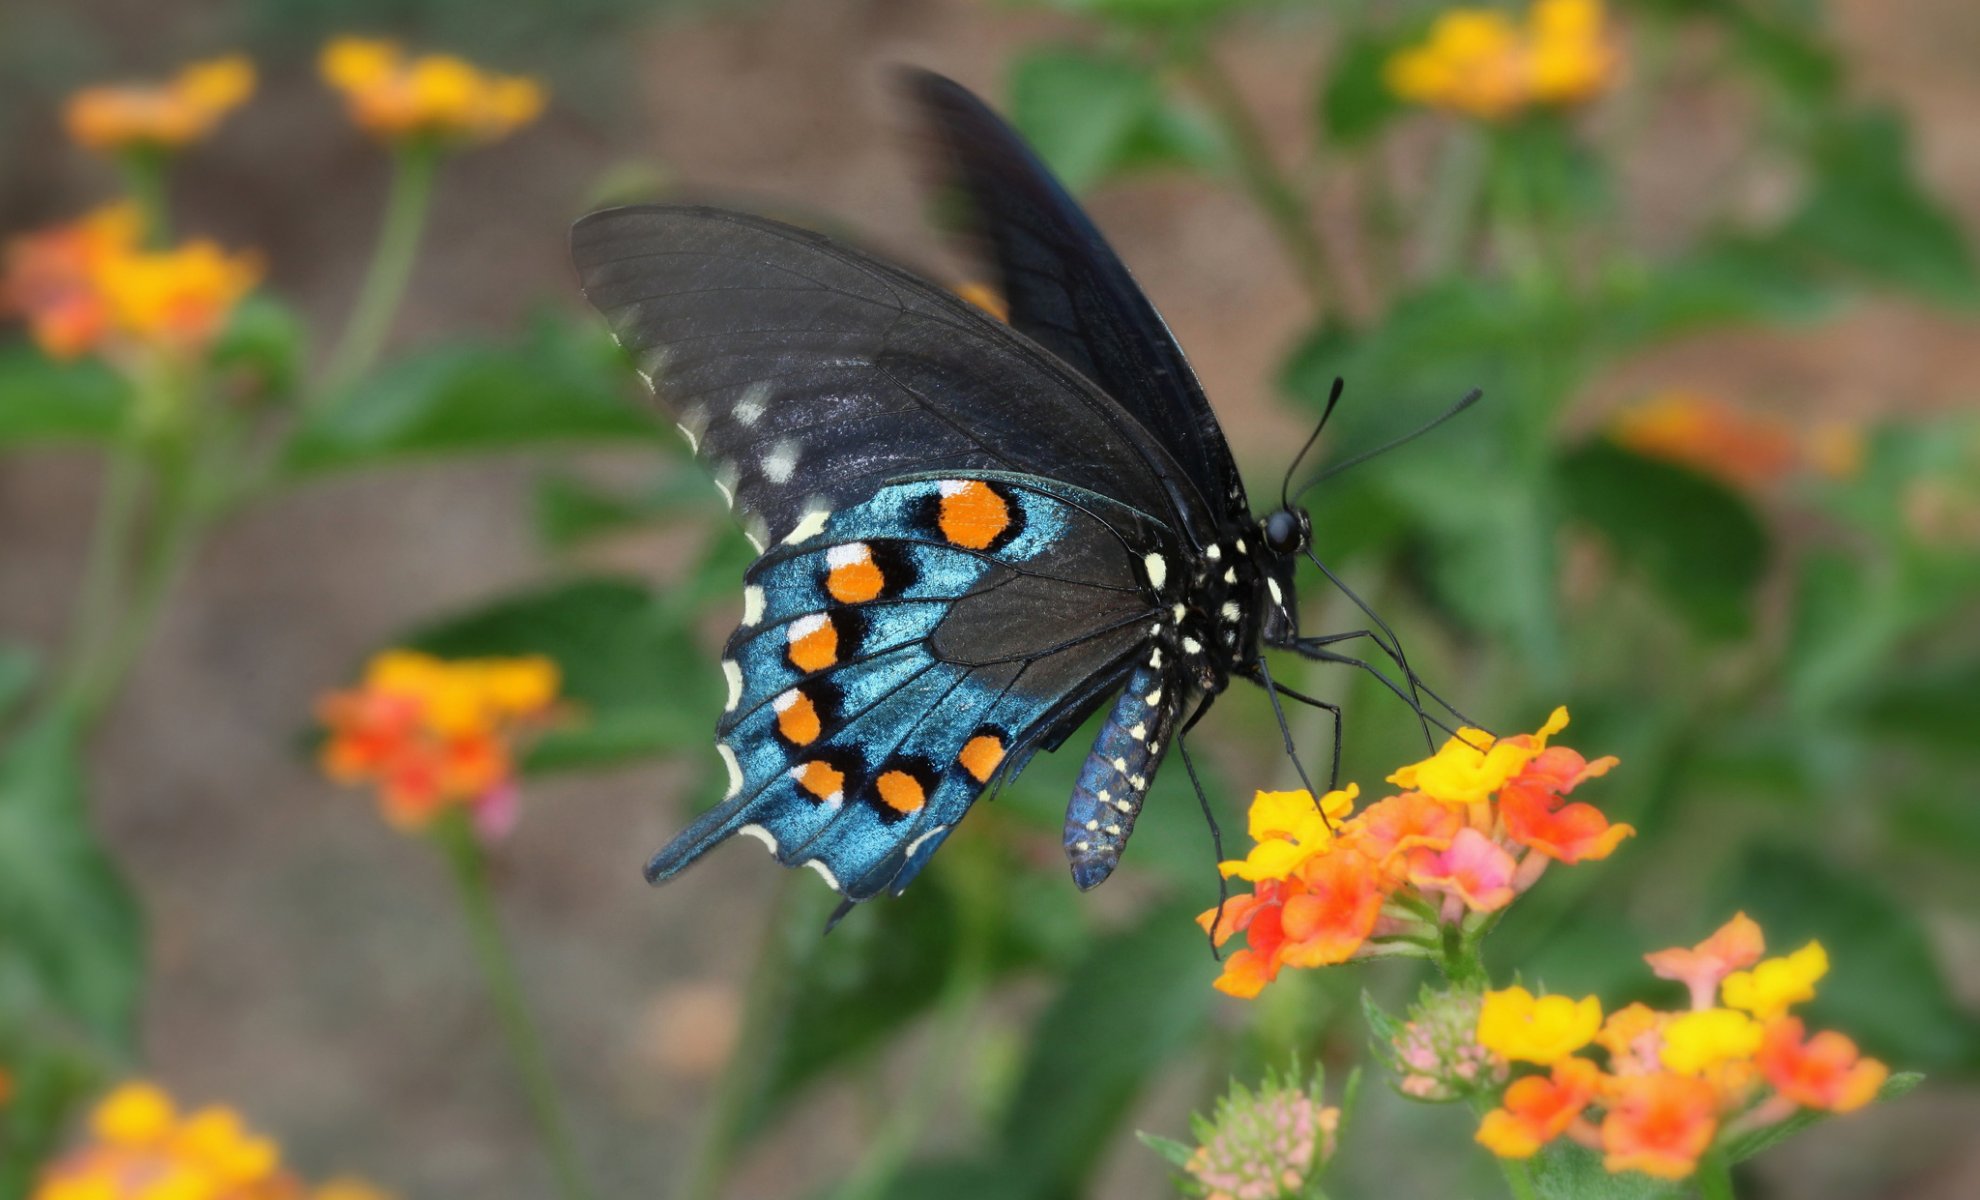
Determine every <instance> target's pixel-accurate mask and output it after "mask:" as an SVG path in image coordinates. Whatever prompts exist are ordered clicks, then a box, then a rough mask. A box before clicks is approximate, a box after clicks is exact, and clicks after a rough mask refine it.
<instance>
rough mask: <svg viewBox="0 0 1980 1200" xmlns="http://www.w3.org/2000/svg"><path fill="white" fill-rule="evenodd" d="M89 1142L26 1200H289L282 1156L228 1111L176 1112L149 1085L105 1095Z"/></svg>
mask: <svg viewBox="0 0 1980 1200" xmlns="http://www.w3.org/2000/svg"><path fill="white" fill-rule="evenodd" d="M89 1128H90V1134H91V1140H90V1141H88V1142H86V1143H85V1144H83V1145H82V1146H79V1147H77V1148H76V1149H74V1150H72V1151H70V1152H69V1153H67V1154H65V1155H63V1156H61V1157H60V1158H57V1159H56V1160H55V1161H54V1162H52V1163H51V1164H49V1166H48V1168H47V1169H46V1171H45V1172H44V1173H43V1175H42V1177H41V1179H40V1180H39V1182H38V1183H37V1184H36V1185H35V1189H34V1191H33V1193H32V1200H294V1198H295V1197H297V1196H299V1195H300V1186H299V1184H298V1183H297V1181H296V1179H295V1177H294V1176H293V1175H291V1174H289V1173H288V1172H287V1171H285V1170H283V1168H282V1152H281V1149H280V1148H279V1147H278V1146H276V1144H275V1143H274V1142H273V1141H271V1140H269V1139H268V1138H265V1137H262V1136H260V1135H259V1134H257V1133H255V1132H254V1131H253V1130H252V1129H250V1128H248V1126H247V1124H246V1123H245V1122H244V1121H242V1119H241V1116H240V1114H239V1113H237V1112H235V1111H234V1110H233V1109H231V1108H226V1107H222V1106H218V1105H215V1106H210V1107H207V1108H202V1109H199V1110H197V1111H195V1112H190V1113H181V1112H180V1111H179V1109H178V1107H177V1106H176V1105H175V1104H173V1102H172V1098H171V1097H170V1096H168V1095H166V1094H165V1092H164V1091H162V1090H161V1089H159V1088H158V1087H156V1086H154V1085H152V1084H149V1083H127V1084H125V1085H123V1086H122V1087H119V1088H117V1089H116V1090H114V1091H112V1092H111V1093H110V1094H109V1095H108V1096H106V1097H104V1098H103V1100H102V1101H101V1102H100V1103H99V1104H98V1105H97V1106H96V1110H95V1112H94V1113H93V1114H91V1118H90V1123H89Z"/></svg>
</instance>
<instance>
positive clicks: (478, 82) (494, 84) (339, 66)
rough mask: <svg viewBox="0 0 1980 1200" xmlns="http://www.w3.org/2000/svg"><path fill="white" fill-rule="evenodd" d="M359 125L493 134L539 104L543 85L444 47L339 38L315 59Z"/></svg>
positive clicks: (408, 134) (470, 136)
mask: <svg viewBox="0 0 1980 1200" xmlns="http://www.w3.org/2000/svg"><path fill="white" fill-rule="evenodd" d="M317 67H318V70H319V72H320V73H321V74H322V76H323V79H324V81H325V82H327V83H328V84H329V85H330V86H331V87H333V88H336V89H337V90H338V91H340V92H342V93H343V94H344V103H345V106H346V107H347V108H348V109H349V111H350V114H351V119H352V120H353V121H355V122H356V123H357V124H358V126H359V127H360V128H362V129H364V130H366V131H368V132H370V133H373V134H376V135H377V136H379V137H382V138H385V139H387V140H388V141H407V140H414V139H426V140H431V141H437V142H455V141H494V140H496V139H498V138H502V137H506V136H508V135H509V134H510V133H513V132H515V131H516V130H517V129H519V128H521V127H522V126H524V125H527V124H529V123H530V122H531V121H533V120H535V119H536V118H537V116H538V114H540V113H541V112H542V111H543V105H544V99H545V97H544V91H543V85H542V84H541V83H539V82H538V81H537V80H535V79H531V78H528V77H526V76H520V75H497V74H494V73H491V72H487V71H483V70H481V69H480V68H479V67H476V66H475V65H474V64H472V63H469V62H467V61H466V60H464V59H461V58H457V57H455V56H453V55H449V54H426V55H421V56H419V57H417V58H410V57H408V56H407V55H406V53H405V51H404V50H403V49H402V48H401V47H400V46H399V45H398V43H396V42H390V41H383V40H379V39H373V38H338V39H336V40H335V41H333V42H331V43H330V44H329V45H327V46H325V47H324V48H323V53H322V55H321V56H320V57H319V58H318V60H317Z"/></svg>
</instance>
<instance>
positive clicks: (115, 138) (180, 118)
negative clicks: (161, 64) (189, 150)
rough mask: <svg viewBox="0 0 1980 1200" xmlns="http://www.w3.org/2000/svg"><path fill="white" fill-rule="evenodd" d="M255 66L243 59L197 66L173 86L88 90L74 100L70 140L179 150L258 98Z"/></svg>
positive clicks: (68, 119)
mask: <svg viewBox="0 0 1980 1200" xmlns="http://www.w3.org/2000/svg"><path fill="white" fill-rule="evenodd" d="M254 83H255V78H254V64H253V63H251V62H249V61H248V60H247V59H246V58H243V57H241V56H240V55H228V56H226V57H224V58H215V59H209V60H207V61H205V62H199V63H194V64H192V65H191V66H189V67H186V68H185V69H184V70H182V71H180V72H179V73H178V75H177V76H175V77H174V78H173V79H172V81H171V82H169V83H165V84H159V85H150V86H147V85H141V84H120V85H111V86H104V87H91V88H84V89H83V90H82V91H79V92H77V93H76V94H75V95H73V96H71V97H69V104H68V108H67V110H66V111H65V113H64V114H63V115H64V120H65V124H66V125H67V127H68V131H69V136H70V137H72V138H74V139H75V140H76V141H77V142H78V143H79V144H81V145H83V146H86V147H88V148H89V149H91V150H97V151H102V152H109V153H114V152H116V151H121V150H126V149H134V148H141V149H153V150H175V149H178V148H179V147H181V146H184V145H187V144H188V143H191V142H196V141H199V140H201V139H202V138H204V137H206V136H207V135H208V134H210V133H212V132H213V130H214V128H215V127H216V126H218V125H219V124H220V121H221V119H222V118H224V117H225V116H226V115H227V114H228V113H230V112H232V111H233V110H234V109H236V108H239V107H240V106H241V105H242V104H244V103H246V102H247V99H248V97H249V96H251V95H253V94H254Z"/></svg>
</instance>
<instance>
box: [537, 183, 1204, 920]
mask: <svg viewBox="0 0 1980 1200" xmlns="http://www.w3.org/2000/svg"><path fill="white" fill-rule="evenodd" d="M572 243H573V257H574V259H575V261H576V263H577V265H578V269H579V271H580V274H581V276H582V278H583V282H584V286H585V290H586V293H587V295H588V296H589V297H590V298H591V299H592V300H593V302H594V303H596V304H597V305H598V307H599V308H600V309H601V310H602V311H603V312H604V313H605V315H606V317H607V319H608V320H609V321H610V323H611V325H612V327H613V329H614V330H615V332H616V333H617V334H618V336H619V339H620V341H621V343H622V344H624V345H625V346H626V347H627V348H628V349H629V350H630V351H631V352H632V353H633V355H634V357H635V360H636V362H637V363H638V365H639V367H640V369H641V371H642V372H643V373H644V374H645V375H646V377H647V379H648V381H649V382H650V383H651V384H652V385H653V388H654V391H655V393H656V395H657V396H658V397H659V398H660V399H661V400H662V401H663V402H664V403H665V404H666V406H667V407H668V408H669V409H670V411H671V412H672V413H673V415H674V416H675V418H676V419H677V420H678V421H679V422H680V423H681V426H682V428H683V431H684V432H685V433H686V434H687V436H688V437H689V438H690V439H691V440H692V441H693V442H694V443H695V446H696V449H697V451H698V452H699V453H700V454H702V455H703V456H704V457H705V458H707V459H708V461H709V462H710V465H711V466H712V467H713V469H714V471H715V473H716V479H717V483H718V485H719V486H720V487H721V488H722V489H723V491H724V493H725V494H726V495H728V496H729V497H730V498H731V501H732V503H733V504H734V505H735V506H736V508H737V509H738V511H739V514H740V515H741V517H742V519H743V521H744V523H745V528H746V529H748V530H749V531H750V533H751V535H752V537H753V538H754V539H755V540H756V542H757V544H758V547H759V549H760V550H762V551H764V553H763V556H762V557H761V558H760V559H759V560H758V561H757V563H756V564H755V565H753V566H752V567H751V569H750V571H749V572H748V575H747V577H746V588H747V590H746V593H745V611H744V622H743V626H742V628H741V629H740V630H738V632H737V634H736V637H735V638H734V639H732V641H731V644H730V649H729V652H728V654H727V655H726V657H725V659H724V668H723V669H724V672H725V674H727V675H728V677H729V681H730V690H731V700H730V705H729V709H728V712H727V713H726V714H725V716H724V718H723V721H722V723H721V726H720V728H719V730H718V736H719V738H720V747H721V750H722V753H723V757H724V759H725V761H726V762H727V763H728V765H729V768H730V785H731V786H730V793H729V796H728V798H727V800H725V802H724V804H723V805H721V806H719V807H718V808H717V809H715V810H713V811H712V812H710V813H709V814H707V815H705V816H704V817H703V818H702V819H701V820H699V821H698V822H696V824H695V825H694V826H692V827H691V828H690V829H689V830H688V831H686V832H685V833H683V834H682V835H681V837H680V838H678V839H676V841H675V842H674V843H673V844H672V845H670V846H669V847H667V848H666V849H664V850H663V851H661V853H660V854H659V855H658V856H656V857H655V859H654V861H653V863H652V865H651V867H650V868H649V873H650V874H651V875H652V876H654V877H655V878H664V877H666V876H669V875H671V874H673V873H674V872H676V871H678V870H680V869H681V868H682V867H683V866H685V865H686V864H687V863H689V862H691V861H693V860H694V859H695V858H696V857H698V856H699V855H700V854H701V853H703V852H705V851H706V850H707V849H708V848H709V847H710V846H712V845H714V844H715V843H716V842H719V841H721V840H722V839H723V838H726V837H728V836H730V835H731V834H734V833H738V832H747V833H750V834H752V835H755V836H759V837H761V838H763V839H764V840H765V841H766V842H768V843H769V844H770V845H771V846H772V847H773V848H774V849H775V850H776V852H777V854H778V856H779V858H780V859H781V860H783V861H785V862H787V863H807V864H812V865H815V866H817V867H818V869H819V870H820V872H821V874H824V875H825V876H826V877H827V878H828V879H829V880H830V881H831V882H832V883H833V885H834V886H835V887H837V888H839V889H840V890H841V891H843V892H844V893H845V894H846V895H847V896H848V897H849V898H852V899H861V898H865V897H866V896H869V895H872V894H875V893H876V892H878V891H880V890H883V889H885V888H888V887H890V886H891V887H893V888H895V889H896V890H898V889H899V887H901V886H904V885H905V883H906V881H907V880H908V879H911V878H912V877H913V875H914V873H915V872H916V871H918V870H919V869H920V867H921V865H922V864H924V863H925V862H926V861H927V857H928V855H929V854H930V853H932V852H933V850H934V848H935V846H937V845H939V844H940V842H941V840H942V838H943V837H945V836H946V834H947V831H948V830H949V829H950V828H952V827H953V826H954V823H955V821H956V820H957V819H958V818H959V817H960V816H961V814H962V812H963V811H964V810H965V809H966V808H967V807H968V805H969V804H970V803H971V802H972V801H973V800H974V798H975V797H976V795H978V794H979V793H980V792H981V791H982V789H983V787H984V785H985V783H986V782H987V781H988V780H989V779H990V778H993V777H994V776H995V775H996V773H997V771H999V770H1006V771H1008V770H1011V769H1014V768H1015V767H1017V766H1021V765H1022V762H1023V761H1024V758H1025V756H1026V755H1028V754H1029V753H1030V752H1031V750H1032V749H1034V748H1035V747H1036V745H1037V744H1038V742H1039V741H1040V740H1041V739H1043V738H1045V737H1047V736H1048V735H1051V734H1053V733H1055V732H1056V731H1058V730H1061V729H1063V728H1064V727H1065V726H1066V724H1067V723H1068V722H1071V721H1076V720H1077V719H1079V718H1082V717H1084V716H1085V715H1086V714H1088V713H1090V712H1091V711H1092V709H1093V708H1095V707H1097V706H1098V705H1099V703H1100V702H1101V701H1102V700H1103V699H1104V698H1105V696H1106V695H1107V694H1108V693H1109V692H1110V691H1112V690H1114V689H1115V688H1118V687H1119V686H1120V685H1121V683H1122V682H1123V681H1124V680H1126V679H1128V678H1130V677H1131V673H1134V672H1142V673H1144V674H1145V673H1146V672H1148V671H1151V670H1159V669H1160V667H1161V663H1160V651H1159V649H1156V648H1153V647H1152V646H1151V643H1153V642H1155V641H1156V640H1157V639H1158V638H1159V637H1160V636H1161V631H1162V628H1163V626H1162V624H1161V618H1162V615H1163V614H1165V613H1167V612H1169V611H1170V609H1171V608H1173V607H1174V605H1175V604H1176V601H1177V595H1176V594H1175V593H1176V591H1177V589H1178V588H1179V586H1180V579H1181V577H1182V576H1183V574H1184V572H1183V571H1182V570H1180V569H1178V570H1177V571H1175V572H1170V571H1169V570H1168V564H1169V563H1171V562H1174V563H1177V564H1178V565H1179V567H1180V563H1181V558H1180V555H1181V554H1182V553H1183V552H1184V551H1183V549H1182V543H1181V541H1180V539H1179V537H1178V535H1177V533H1176V514H1177V512H1178V508H1179V506H1183V505H1189V504H1193V503H1194V493H1193V489H1191V488H1190V486H1189V485H1188V483H1187V481H1186V480H1184V479H1182V477H1181V475H1180V470H1179V468H1177V467H1176V465H1175V464H1174V463H1173V461H1171V460H1169V459H1168V457H1167V455H1166V454H1165V452H1164V451H1163V450H1162V449H1161V447H1160V446H1159V445H1158V444H1156V443H1155V442H1154V441H1153V439H1152V438H1151V437H1150V436H1149V435H1148V433H1147V432H1146V431H1145V430H1144V429H1142V428H1141V427H1140V426H1139V424H1138V423H1137V422H1136V421H1135V420H1134V419H1133V418H1132V417H1131V416H1129V415H1128V414H1127V413H1125V412H1124V411H1122V410H1121V409H1120V408H1119V406H1117V405H1115V404H1114V403H1113V402H1112V401H1111V400H1110V399H1108V398H1107V397H1106V396H1104V395H1102V394H1100V393H1099V392H1098V391H1097V390H1095V389H1094V387H1093V385H1092V384H1091V383H1090V382H1089V381H1087V380H1086V379H1084V378H1083V377H1081V376H1080V375H1079V374H1078V373H1077V372H1075V371H1073V370H1071V369H1069V368H1068V367H1066V366H1065V365H1064V364H1062V363H1060V362H1058V361H1057V360H1056V359H1054V358H1053V357H1052V356H1051V355H1049V354H1047V353H1045V352H1043V351H1042V350H1040V349H1039V348H1038V347H1036V346H1035V345H1033V344H1031V343H1030V342H1028V341H1026V340H1025V339H1024V338H1022V337H1020V336H1018V335H1016V334H1014V333H1012V332H1011V331H1010V330H1009V329H1008V328H1006V327H1004V326H1003V325H1001V324H999V323H997V322H995V321H992V320H990V319H989V318H987V317H984V316H982V315H981V314H980V313H978V312H977V311H976V310H975V309H974V308H973V307H971V306H970V305H967V304H965V303H964V302H962V301H960V300H958V299H956V298H955V297H953V296H951V295H950V294H948V293H947V292H945V291H943V290H941V289H939V288H936V287H934V286H933V285H931V284H928V283H926V282H924V281H922V280H919V279H916V278H915V277H913V276H911V275H908V274H907V273H905V272H902V271H900V270H898V269H897V268H894V267H891V266H888V265H886V264H884V263H880V262H878V261H876V260H873V259H871V258H868V257H866V256H864V255H862V254H859V253H858V252H855V251H852V250H849V249H847V248H844V247H841V246H838V245H835V244H833V243H831V242H829V241H827V240H826V239H824V238H821V237H818V236H816V235H813V234H809V233H806V232H804V231H801V230H797V229H793V228H791V227H788V226H783V225H780V224H777V223H775V222H771V221H766V220H762V219H759V218H754V217H748V216H744V215H741V214H736V213H730V212H724V211H719V210H712V209H701V208H667V207H656V208H639V209H619V210H613V211H609V212H605V213H600V214H594V215H593V216H591V217H587V218H585V219H584V220H583V221H581V222H579V223H578V225H577V226H576V228H575V229H574V230H573V234H572ZM1069 480H1076V481H1078V484H1079V485H1083V486H1075V485H1074V484H1071V483H1068V482H1067V481H1069ZM958 506H960V507H958ZM1189 515H1190V516H1191V517H1192V518H1195V519H1201V517H1202V515H1203V514H1201V513H1196V512H1192V513H1190V514H1189ZM1151 657H1152V658H1153V659H1154V660H1155V661H1154V663H1153V664H1152V665H1151V664H1150V661H1149V660H1150V659H1151ZM1170 669H1173V664H1172V666H1171V668H1170ZM1163 678H1164V679H1166V676H1163ZM1146 690H1147V691H1148V692H1150V693H1154V694H1156V695H1157V697H1158V700H1157V701H1150V702H1149V704H1148V707H1149V710H1150V712H1149V720H1147V721H1143V722H1141V725H1142V727H1143V729H1144V732H1145V730H1146V729H1149V728H1154V729H1165V728H1167V723H1168V722H1170V721H1171V720H1172V713H1170V711H1169V710H1170V709H1172V708H1174V707H1175V706H1177V705H1179V704H1180V702H1181V695H1182V692H1183V691H1184V689H1183V688H1182V687H1179V686H1168V687H1166V688H1164V686H1163V684H1162V682H1161V681H1159V680H1158V681H1157V682H1155V683H1152V684H1149V685H1148V687H1147V688H1146ZM1164 692H1166V695H1167V696H1168V697H1169V699H1168V700H1167V702H1166V703H1161V702H1158V701H1159V698H1160V696H1161V695H1162V694H1163V693H1164ZM1151 722H1152V724H1151ZM984 739H990V740H988V741H986V740H984ZM993 744H994V750H995V753H994V755H993V754H992V747H993ZM1159 749H1160V739H1159V738H1157V739H1156V740H1155V746H1154V747H1153V749H1152V750H1151V751H1150V752H1149V753H1148V754H1146V755H1144V754H1142V753H1140V752H1136V753H1135V754H1134V755H1132V756H1127V755H1115V756H1114V761H1118V762H1119V763H1120V764H1122V765H1121V769H1120V775H1121V780H1120V782H1119V783H1118V784H1117V785H1116V786H1113V787H1102V786H1098V785H1096V787H1095V788H1094V789H1092V790H1094V791H1095V792H1096V793H1097V794H1096V795H1094V796H1091V797H1089V802H1088V804H1087V807H1089V808H1094V810H1095V811H1096V812H1098V811H1099V810H1098V808H1097V807H1096V806H1098V805H1106V806H1108V809H1109V813H1108V815H1107V816H1106V818H1105V823H1104V824H1103V825H1100V826H1099V827H1098V829H1097V831H1096V836H1095V837H1094V838H1090V839H1084V840H1085V841H1086V848H1085V849H1083V850H1081V851H1079V852H1078V853H1080V854H1089V855H1092V856H1099V857H1098V858H1096V859H1095V861H1099V858H1105V859H1106V861H1107V863H1108V865H1109V867H1110V865H1111V861H1112V860H1111V857H1108V856H1109V855H1117V854H1118V849H1119V846H1120V845H1121V844H1122V843H1124V841H1125V838H1126V836H1127V832H1128V831H1129V830H1131V828H1132V819H1133V812H1132V811H1131V809H1132V808H1134V807H1138V805H1139V800H1140V794H1141V793H1140V790H1139V789H1140V788H1141V787H1145V781H1146V779H1147V778H1148V777H1150V776H1152V773H1153V764H1154V761H1155V757H1154V756H1155V755H1156V754H1159ZM1006 763H1008V764H1009V765H1008V766H1006V765H1005V764H1006ZM1111 769H1112V768H1109V770H1111ZM1130 776H1133V777H1135V778H1136V779H1137V780H1138V781H1139V782H1138V783H1136V784H1135V785H1134V787H1133V789H1132V790H1131V791H1130V788H1129V784H1128V779H1129V777H1130ZM1102 796H1104V798H1102ZM1130 796H1131V797H1132V798H1131V799H1130ZM1076 802H1077V797H1076ZM1124 805H1125V806H1127V807H1123V806H1124ZM1082 811H1083V810H1082ZM1090 819H1098V818H1090ZM1110 829H1111V831H1112V832H1109V830H1110ZM1069 848H1070V847H1069ZM1077 861H1078V860H1077V859H1076V870H1077ZM1104 873H1105V872H1104V871H1099V872H1098V873H1096V874H1091V875H1090V876H1083V877H1082V879H1083V881H1084V880H1085V879H1087V878H1091V879H1092V880H1094V881H1097V879H1098V878H1100V877H1104Z"/></svg>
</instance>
